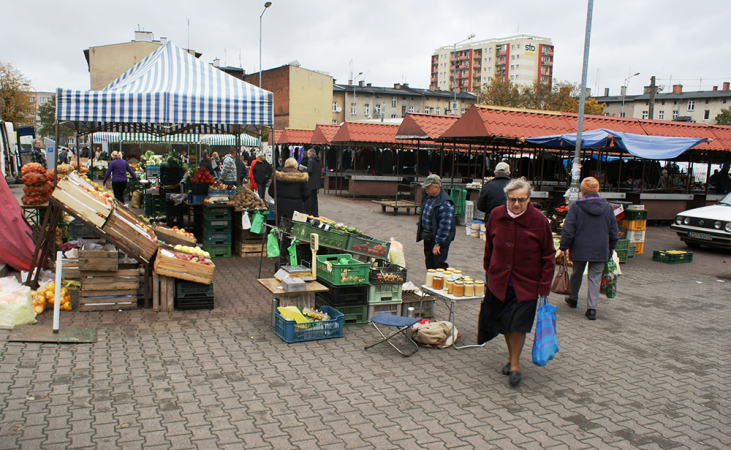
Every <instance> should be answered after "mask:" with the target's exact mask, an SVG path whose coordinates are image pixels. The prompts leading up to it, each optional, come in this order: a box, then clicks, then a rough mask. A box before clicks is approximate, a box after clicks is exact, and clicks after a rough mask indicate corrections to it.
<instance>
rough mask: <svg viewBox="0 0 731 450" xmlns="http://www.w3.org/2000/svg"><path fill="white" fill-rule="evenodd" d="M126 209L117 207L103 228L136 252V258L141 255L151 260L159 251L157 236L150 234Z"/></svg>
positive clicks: (146, 259)
mask: <svg viewBox="0 0 731 450" xmlns="http://www.w3.org/2000/svg"><path fill="white" fill-rule="evenodd" d="M125 209H126V208H119V207H117V208H115V210H114V212H112V214H110V215H109V218H108V219H107V223H106V224H104V227H102V230H104V232H105V233H107V234H108V235H109V236H111V237H113V238H114V239H116V240H117V241H119V243H120V244H122V245H123V246H125V247H126V248H128V249H129V250H130V251H132V252H134V255H132V256H134V257H135V258H137V257H140V258H142V259H144V260H145V261H150V260H151V259H152V257H153V256H154V255H155V252H157V237H153V236H150V235H149V234H148V233H147V232H146V231H145V230H144V229H143V228H142V227H140V226H139V225H137V224H136V222H137V220H138V219H137V218H136V217H134V215H133V214H132V215H131V216H130V213H128V212H127V211H125Z"/></svg>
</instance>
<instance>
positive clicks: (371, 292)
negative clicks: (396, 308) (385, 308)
mask: <svg viewBox="0 0 731 450" xmlns="http://www.w3.org/2000/svg"><path fill="white" fill-rule="evenodd" d="M402 289H403V286H402V285H400V284H372V285H370V286H368V304H369V305H373V304H380V303H384V302H385V303H388V302H396V301H398V302H400V301H401V299H402V295H401V294H402Z"/></svg>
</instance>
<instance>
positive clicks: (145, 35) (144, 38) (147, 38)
mask: <svg viewBox="0 0 731 450" xmlns="http://www.w3.org/2000/svg"><path fill="white" fill-rule="evenodd" d="M135 41H137V42H152V31H135Z"/></svg>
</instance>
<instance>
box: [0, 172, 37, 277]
mask: <svg viewBox="0 0 731 450" xmlns="http://www.w3.org/2000/svg"><path fill="white" fill-rule="evenodd" d="M0 179H2V181H0V218H2V220H0V223H2V224H3V226H2V227H0V264H7V265H9V266H10V267H12V268H13V269H15V270H25V271H27V270H29V269H30V260H31V259H32V258H33V250H35V247H36V246H35V244H34V243H33V240H32V239H31V238H30V236H28V235H27V234H26V231H27V232H28V233H31V229H30V227H29V226H28V224H27V223H26V222H25V220H23V210H22V209H21V208H20V205H19V204H18V200H17V199H16V198H15V196H14V195H13V193H12V192H10V187H8V183H7V182H6V181H5V178H4V177H0Z"/></svg>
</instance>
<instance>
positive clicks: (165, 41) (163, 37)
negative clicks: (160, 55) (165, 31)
mask: <svg viewBox="0 0 731 450" xmlns="http://www.w3.org/2000/svg"><path fill="white" fill-rule="evenodd" d="M167 41H168V38H166V37H165V36H160V43H161V44H163V45H165V44H166V43H167Z"/></svg>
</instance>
